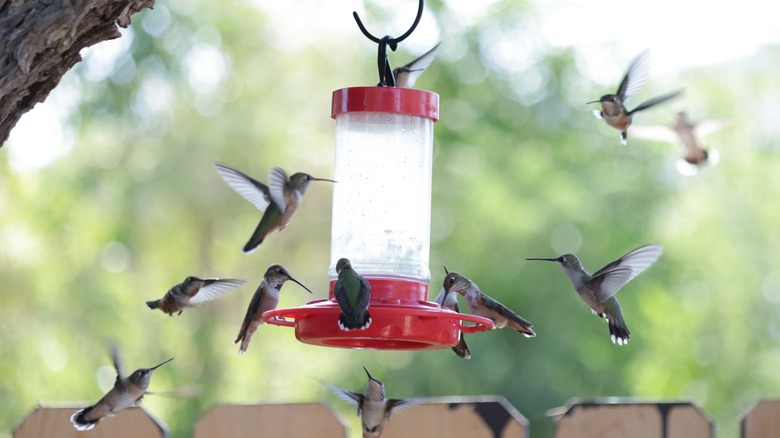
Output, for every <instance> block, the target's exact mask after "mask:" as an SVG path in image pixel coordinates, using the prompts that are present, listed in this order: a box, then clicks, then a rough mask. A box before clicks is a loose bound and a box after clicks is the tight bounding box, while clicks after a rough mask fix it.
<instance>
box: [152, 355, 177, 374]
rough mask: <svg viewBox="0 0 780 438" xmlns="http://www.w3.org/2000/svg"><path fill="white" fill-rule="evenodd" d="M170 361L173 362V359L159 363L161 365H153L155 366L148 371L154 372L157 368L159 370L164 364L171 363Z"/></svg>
mask: <svg viewBox="0 0 780 438" xmlns="http://www.w3.org/2000/svg"><path fill="white" fill-rule="evenodd" d="M172 360H173V358H170V359H168V360H166V361H164V362H161V363H159V364H157V365H155V366H153V367H151V368H149V369H150V370H152V371H154V370H156V369H157V368H160V367H161V366H163V365H165V364H166V363H168V362H170V361H172Z"/></svg>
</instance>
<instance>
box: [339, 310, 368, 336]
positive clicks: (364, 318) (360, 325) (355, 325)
mask: <svg viewBox="0 0 780 438" xmlns="http://www.w3.org/2000/svg"><path fill="white" fill-rule="evenodd" d="M371 322H372V320H371V315H370V314H369V313H368V311H365V312H364V313H363V314H362V315H358V316H357V318H349V316H347V315H345V314H344V312H341V315H339V328H340V329H341V330H344V331H345V332H348V331H350V330H365V329H367V328H369V327H370V326H371Z"/></svg>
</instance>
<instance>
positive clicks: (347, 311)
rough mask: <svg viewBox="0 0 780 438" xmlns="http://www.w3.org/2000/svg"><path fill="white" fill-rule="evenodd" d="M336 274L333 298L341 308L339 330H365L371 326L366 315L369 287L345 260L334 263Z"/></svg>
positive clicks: (368, 315)
mask: <svg viewBox="0 0 780 438" xmlns="http://www.w3.org/2000/svg"><path fill="white" fill-rule="evenodd" d="M336 273H338V275H339V278H338V280H336V284H335V285H334V286H333V296H335V297H336V301H338V303H339V307H341V315H339V328H341V329H342V330H344V331H350V330H355V329H357V330H365V329H367V328H368V327H369V326H370V325H371V315H370V314H369V313H368V306H369V302H370V301H371V285H370V284H369V283H368V281H366V279H365V278H363V277H361V276H360V274H358V273H357V272H355V270H354V269H352V264H351V263H350V262H349V260H347V259H345V258H341V259H339V261H338V262H336Z"/></svg>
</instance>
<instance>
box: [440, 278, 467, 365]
mask: <svg viewBox="0 0 780 438" xmlns="http://www.w3.org/2000/svg"><path fill="white" fill-rule="evenodd" d="M444 272H445V273H446V274H449V273H450V271H448V270H447V267H446V266H445V267H444ZM434 301H435V302H436V304H438V305H440V306H442V307H445V308H447V309H450V310H452V311H453V312H456V313H460V309H459V308H458V297H457V293H455V292H453V291H450V292H445V291H444V288H442V289H441V291H440V292H439V295H436V299H435V300H434ZM452 351H454V352H455V354H457V355H458V357H462V358H463V359H470V358H471V352H470V351H469V346H468V345H466V337H465V336H464V335H463V332H461V333H460V341H458V344H457V345H455V346H454V347H452Z"/></svg>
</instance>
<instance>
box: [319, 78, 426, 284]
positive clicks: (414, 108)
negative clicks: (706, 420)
mask: <svg viewBox="0 0 780 438" xmlns="http://www.w3.org/2000/svg"><path fill="white" fill-rule="evenodd" d="M333 116H334V117H335V119H336V153H335V164H334V179H335V180H336V181H337V183H336V184H334V188H333V190H334V192H333V213H332V214H333V219H332V229H331V245H330V247H331V255H330V259H331V262H330V269H329V271H328V276H329V278H330V279H331V280H333V279H335V278H336V277H337V275H336V271H335V266H336V262H337V261H338V260H339V259H340V258H342V257H346V258H348V259H349V260H350V261H351V262H352V267H353V268H354V269H355V270H356V271H357V272H358V273H360V274H361V275H363V276H364V277H367V278H368V277H374V278H376V277H384V278H386V277H391V278H392V277H395V278H404V279H411V280H416V281H419V282H424V283H428V281H429V279H430V270H429V268H428V258H429V254H430V222H431V170H432V149H433V123H434V121H435V120H436V119H437V118H438V95H436V94H435V93H431V92H428V91H422V90H413V89H404V88H393V87H357V88H347V89H341V90H336V91H335V92H334V95H333Z"/></svg>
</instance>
